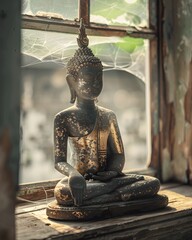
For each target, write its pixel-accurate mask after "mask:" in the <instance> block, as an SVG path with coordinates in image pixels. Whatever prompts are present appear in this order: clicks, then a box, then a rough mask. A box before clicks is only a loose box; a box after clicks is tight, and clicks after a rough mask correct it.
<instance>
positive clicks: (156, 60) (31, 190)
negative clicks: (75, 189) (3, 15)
mask: <svg viewBox="0 0 192 240" xmlns="http://www.w3.org/2000/svg"><path fill="white" fill-rule="evenodd" d="M161 1H162V0H148V2H149V3H148V12H149V26H148V28H135V27H129V26H128V27H127V26H126V27H125V26H120V27H119V26H106V25H102V24H97V23H92V22H90V0H79V18H78V19H80V18H83V19H84V23H85V26H86V31H87V34H88V35H94V36H108V37H110V36H116V37H125V36H129V37H133V38H144V39H147V40H149V77H148V81H147V85H146V91H147V94H148V96H149V99H148V115H149V118H150V129H149V131H150V138H151V139H150V148H151V151H150V154H149V156H148V159H147V162H148V166H147V167H146V168H145V169H139V170H136V171H130V172H134V173H138V172H139V173H140V174H148V175H151V176H157V177H158V178H159V179H161V161H160V159H161V156H160V143H161V141H160V140H161V139H160V134H159V130H160V128H159V117H160V106H159V104H160V79H161V77H162V66H161V64H162V62H161V59H162V54H161V52H162V46H161V35H162V34H161V24H162V22H161V13H162V7H161V6H162V3H161ZM21 25H22V28H23V29H33V30H41V31H50V32H60V33H71V34H76V33H77V31H78V28H79V20H74V21H72V20H60V19H50V18H45V17H37V16H28V15H23V16H22V23H21ZM56 182H57V180H52V181H45V182H39V183H34V184H29V183H27V184H21V185H20V191H19V195H18V196H19V197H21V198H22V197H24V196H25V198H26V199H28V200H38V199H42V198H45V197H47V196H52V195H53V189H54V186H55V184H56Z"/></svg>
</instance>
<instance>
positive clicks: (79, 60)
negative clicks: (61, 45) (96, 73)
mask: <svg viewBox="0 0 192 240" xmlns="http://www.w3.org/2000/svg"><path fill="white" fill-rule="evenodd" d="M77 43H78V46H79V48H78V49H77V50H76V52H75V54H74V56H73V57H72V58H71V59H70V60H69V62H68V63H67V73H68V74H71V75H73V76H74V77H75V78H76V77H77V76H78V72H79V70H80V69H81V68H82V67H85V66H94V67H97V68H98V69H100V70H102V69H103V66H102V63H101V61H100V59H99V58H97V57H95V56H94V54H93V52H92V51H91V49H90V48H88V45H89V39H88V38H87V35H86V32H85V26H84V24H83V19H82V18H81V20H80V28H79V36H78V38H77Z"/></svg>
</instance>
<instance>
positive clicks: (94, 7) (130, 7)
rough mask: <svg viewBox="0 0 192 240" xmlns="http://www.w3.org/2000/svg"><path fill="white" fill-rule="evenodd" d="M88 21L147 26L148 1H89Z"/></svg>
mask: <svg viewBox="0 0 192 240" xmlns="http://www.w3.org/2000/svg"><path fill="white" fill-rule="evenodd" d="M90 11H91V15H90V21H91V22H96V23H101V24H107V25H121V26H139V27H146V26H147V25H148V0H91V1H90Z"/></svg>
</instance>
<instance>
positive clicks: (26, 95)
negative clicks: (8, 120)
mask: <svg viewBox="0 0 192 240" xmlns="http://www.w3.org/2000/svg"><path fill="white" fill-rule="evenodd" d="M76 37H77V36H76V35H70V34H62V33H53V32H43V31H35V30H22V39H23V44H22V56H23V58H22V71H23V78H22V81H23V98H22V99H23V100H22V109H23V114H22V126H23V148H22V166H21V182H27V181H40V180H46V179H51V178H52V179H53V178H56V177H61V175H60V174H59V173H57V171H56V170H54V160H53V119H54V115H55V114H56V113H57V112H59V111H61V110H63V109H65V108H67V107H69V106H71V104H70V103H69V100H70V94H69V89H68V86H67V83H66V80H65V77H66V69H65V66H66V63H67V62H68V60H69V58H70V57H72V56H73V54H74V52H75V49H77V44H76ZM89 40H90V47H91V48H92V50H93V52H94V53H95V55H97V56H98V57H99V58H100V59H101V60H102V62H103V65H104V89H103V91H102V93H101V95H100V96H99V98H98V101H99V102H98V105H101V106H103V107H106V108H109V109H112V110H113V111H114V112H115V113H116V115H117V119H118V122H119V127H120V130H121V135H122V138H123V142H124V148H125V155H126V164H125V169H130V168H142V167H144V166H145V164H146V155H147V147H146V111H145V81H146V72H145V70H146V66H147V57H146V56H147V51H148V41H147V40H143V39H133V38H129V37H126V38H117V37H110V38H109V37H89ZM68 152H69V151H68Z"/></svg>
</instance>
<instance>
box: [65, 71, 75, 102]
mask: <svg viewBox="0 0 192 240" xmlns="http://www.w3.org/2000/svg"><path fill="white" fill-rule="evenodd" d="M66 80H67V83H68V85H69V89H70V93H71V100H70V103H74V102H75V100H76V92H75V89H74V83H75V78H74V77H73V75H71V74H67V76H66Z"/></svg>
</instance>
